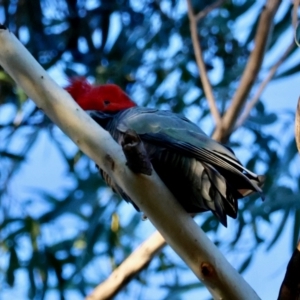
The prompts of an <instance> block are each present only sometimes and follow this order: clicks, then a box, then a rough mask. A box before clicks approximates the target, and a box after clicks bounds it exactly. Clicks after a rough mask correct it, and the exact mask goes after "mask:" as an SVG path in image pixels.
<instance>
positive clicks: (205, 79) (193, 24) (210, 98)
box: [187, 0, 221, 127]
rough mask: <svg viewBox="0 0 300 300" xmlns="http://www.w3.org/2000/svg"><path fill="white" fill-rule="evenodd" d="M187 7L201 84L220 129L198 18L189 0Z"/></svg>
mask: <svg viewBox="0 0 300 300" xmlns="http://www.w3.org/2000/svg"><path fill="white" fill-rule="evenodd" d="M187 6H188V16H189V20H190V30H191V36H192V42H193V47H194V52H195V57H196V62H197V65H198V69H199V73H200V79H201V82H202V85H203V89H204V93H205V96H206V98H207V101H208V105H209V108H210V111H211V114H212V115H213V118H214V119H215V122H216V125H217V127H219V126H220V124H221V116H220V113H219V110H218V108H217V105H216V100H215V97H214V94H213V90H212V86H211V84H210V81H209V79H208V75H207V71H206V67H205V63H204V60H203V53H202V49H201V45H200V41H199V37H198V32H197V17H196V16H195V14H194V10H193V7H192V4H191V0H187ZM209 11H210V10H209ZM209 11H208V10H207V12H206V13H205V14H204V15H206V14H207V13H208V12H209ZM199 14H200V13H199ZM199 14H198V15H199ZM201 17H202V16H200V17H199V18H198V19H200V18H201Z"/></svg>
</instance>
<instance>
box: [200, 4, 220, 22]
mask: <svg viewBox="0 0 300 300" xmlns="http://www.w3.org/2000/svg"><path fill="white" fill-rule="evenodd" d="M225 1H226V0H219V1H216V2H214V3H213V4H211V5H209V6H207V7H205V8H204V9H203V10H201V11H200V12H198V13H197V14H196V15H195V19H196V22H199V21H200V20H201V19H203V18H204V17H206V15H208V14H209V13H210V12H211V11H212V10H214V9H215V8H218V7H220V6H221V5H222V4H223V3H224V2H225Z"/></svg>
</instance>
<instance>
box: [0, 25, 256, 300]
mask: <svg viewBox="0 0 300 300" xmlns="http://www.w3.org/2000/svg"><path fill="white" fill-rule="evenodd" d="M0 48H1V49H0V50H1V51H0V64H1V65H2V67H3V68H4V69H5V70H6V71H7V72H8V73H9V74H10V75H11V77H12V78H13V79H14V80H15V81H16V82H17V83H18V84H19V85H20V86H21V87H22V88H23V90H24V91H25V92H26V94H27V95H28V96H29V97H30V98H31V99H32V100H33V101H35V103H36V104H37V106H38V107H40V108H41V109H43V111H44V112H45V113H46V114H47V115H48V116H49V117H50V118H51V120H53V121H54V122H55V123H56V124H57V125H58V126H59V127H60V128H61V129H62V130H63V131H64V132H65V133H66V134H68V136H70V138H71V139H72V140H73V141H74V142H75V143H76V144H77V145H78V146H79V147H80V149H81V150H82V151H83V152H85V153H86V154H87V155H88V156H89V157H90V158H92V159H93V160H94V161H95V162H96V164H97V165H98V166H99V167H100V168H101V169H103V170H104V172H106V173H108V174H109V176H110V177H112V178H113V180H114V181H115V182H116V183H117V184H118V185H119V186H120V187H121V188H122V190H124V191H125V193H126V194H128V195H129V197H130V198H131V199H133V201H134V202H135V203H136V204H137V206H138V207H140V208H141V210H142V211H143V212H144V213H145V214H146V215H147V217H148V218H149V219H150V220H151V222H152V223H153V224H154V226H155V227H156V228H157V229H158V230H159V231H160V233H161V234H162V235H163V237H164V238H165V239H166V242H167V243H168V244H169V245H170V246H171V247H172V248H173V249H174V250H175V251H176V253H177V254H178V255H179V256H180V257H181V258H182V259H183V260H184V261H185V263H186V264H187V265H188V266H189V267H190V268H191V270H192V271H193V272H194V274H195V275H196V276H197V278H199V279H200V280H202V281H203V283H204V284H205V285H206V287H207V289H208V290H209V291H210V293H211V294H212V295H213V297H214V298H217V299H232V300H239V299H244V300H248V299H249V300H250V299H251V300H255V299H259V298H258V296H257V294H256V293H255V291H253V289H252V288H251V287H250V286H249V285H248V284H247V283H246V282H245V281H244V279H243V278H242V277H241V276H240V275H239V274H238V273H237V271H236V270H235V269H234V268H233V267H232V266H231V265H230V264H229V263H228V261H227V260H226V259H225V258H224V256H223V255H222V254H221V253H220V252H219V250H218V249H217V247H216V246H215V245H214V244H213V243H212V242H211V241H210V240H209V239H208V237H207V236H206V235H205V233H204V232H203V231H202V230H201V229H200V228H199V226H198V225H197V224H196V223H195V222H194V220H193V219H192V218H191V217H190V216H189V214H188V213H187V212H185V211H184V210H183V208H182V207H181V206H180V204H179V203H178V202H177V201H176V199H175V198H174V196H173V195H172V194H171V193H170V191H168V190H167V188H166V187H165V185H164V184H163V182H162V181H161V180H160V178H159V177H158V176H157V174H156V173H155V172H153V174H152V175H151V176H146V175H136V174H134V173H132V172H131V171H130V169H129V168H128V167H127V166H126V159H125V156H124V153H123V151H122V148H121V146H120V145H119V144H117V143H116V142H115V141H114V140H113V138H112V137H111V135H110V134H109V133H108V132H107V131H105V130H104V129H103V128H101V127H100V126H99V125H98V124H97V123H96V122H95V121H94V120H93V119H92V118H90V117H89V116H88V115H87V114H86V113H85V112H84V111H83V110H82V109H81V108H80V107H79V106H78V105H77V104H76V103H75V101H74V100H73V99H72V98H71V96H70V95H69V94H68V93H67V92H66V91H64V90H63V89H62V88H60V87H59V86H58V85H57V84H56V83H55V82H54V81H53V80H52V79H51V78H50V77H49V75H48V74H47V72H46V71H45V70H44V69H43V68H42V67H41V66H40V65H39V64H38V63H37V61H36V60H35V59H34V58H33V57H32V55H31V54H30V53H29V52H28V51H27V50H26V49H25V47H24V46H23V45H22V44H21V43H20V42H19V41H18V40H17V39H16V37H15V36H14V35H13V34H12V33H10V32H9V31H8V30H4V29H0ZM162 199H163V201H162ZM174 216H176V218H174ZM206 266H208V267H209V270H211V271H212V272H209V273H206V272H204V270H205V268H206ZM207 274H208V275H211V276H206V275H207Z"/></svg>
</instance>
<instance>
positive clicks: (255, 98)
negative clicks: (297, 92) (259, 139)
mask: <svg viewBox="0 0 300 300" xmlns="http://www.w3.org/2000/svg"><path fill="white" fill-rule="evenodd" d="M294 48H295V42H294V40H292V42H291V44H290V45H289V46H288V47H287V49H286V50H285V51H284V53H283V54H282V55H281V57H280V58H279V59H278V61H277V62H276V63H275V64H274V65H273V67H272V68H271V69H270V71H269V74H268V75H267V76H266V78H265V79H264V80H263V82H262V83H261V84H260V86H259V87H258V89H257V91H256V93H255V95H254V96H253V98H252V99H251V100H250V101H249V102H248V104H247V105H246V107H245V110H244V112H243V114H242V115H241V116H240V118H239V119H238V121H237V122H236V124H235V126H234V130H236V129H237V128H239V127H240V126H242V125H243V124H244V122H245V121H246V120H247V118H248V117H249V114H250V112H251V110H252V108H253V107H254V106H255V105H256V103H257V102H258V100H259V98H260V96H261V94H262V92H263V91H264V89H265V87H266V86H267V84H268V83H269V82H270V81H271V79H272V78H273V76H274V75H275V74H276V72H277V70H278V68H279V67H280V66H281V64H282V63H283V62H284V61H285V59H286V58H287V57H288V55H289V54H290V52H291V51H292V50H293V49H294Z"/></svg>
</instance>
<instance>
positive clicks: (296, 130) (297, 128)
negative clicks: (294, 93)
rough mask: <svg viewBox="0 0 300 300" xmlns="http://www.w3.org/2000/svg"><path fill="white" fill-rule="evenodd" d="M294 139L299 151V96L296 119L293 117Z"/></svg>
mask: <svg viewBox="0 0 300 300" xmlns="http://www.w3.org/2000/svg"><path fill="white" fill-rule="evenodd" d="M295 139H296V145H297V149H298V152H299V153H300V98H299V100H298V104H297V110H296V119H295Z"/></svg>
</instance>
